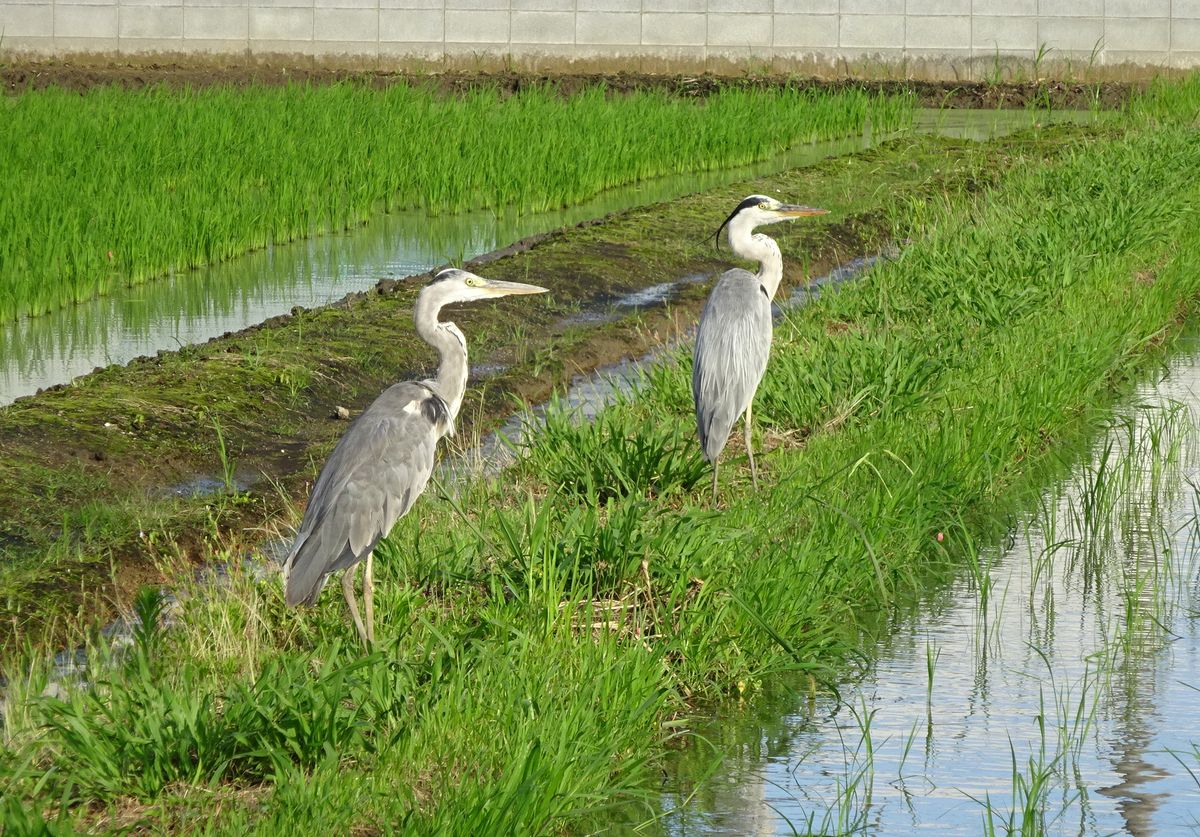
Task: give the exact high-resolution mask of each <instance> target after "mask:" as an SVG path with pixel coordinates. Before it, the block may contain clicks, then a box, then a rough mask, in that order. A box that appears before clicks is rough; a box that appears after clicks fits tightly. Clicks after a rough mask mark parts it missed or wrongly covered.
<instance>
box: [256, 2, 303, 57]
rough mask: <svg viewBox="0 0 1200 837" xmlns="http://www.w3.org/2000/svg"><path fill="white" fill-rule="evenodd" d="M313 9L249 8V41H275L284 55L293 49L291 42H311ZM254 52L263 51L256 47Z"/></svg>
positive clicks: (299, 7) (300, 7) (298, 7)
mask: <svg viewBox="0 0 1200 837" xmlns="http://www.w3.org/2000/svg"><path fill="white" fill-rule="evenodd" d="M312 38H313V7H312V6H308V7H303V6H296V7H293V8H290V9H261V8H254V7H253V6H251V7H250V40H251V41H277V42H279V43H280V44H281V45H282V46H283V47H284V49H283V50H282V51H283V52H285V53H291V52H293V51H294V49H295V47H294V46H293V45H292V44H291V43H290V42H292V41H312ZM254 49H255V51H256V52H262V51H263V50H262V49H261V48H260V47H258V46H257V45H255V46H254Z"/></svg>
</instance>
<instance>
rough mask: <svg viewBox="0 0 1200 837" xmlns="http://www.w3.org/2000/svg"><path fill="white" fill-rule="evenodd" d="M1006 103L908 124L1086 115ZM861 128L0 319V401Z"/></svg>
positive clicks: (838, 145)
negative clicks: (564, 200)
mask: <svg viewBox="0 0 1200 837" xmlns="http://www.w3.org/2000/svg"><path fill="white" fill-rule="evenodd" d="M1090 117H1091V115H1090V114H1089V113H1087V112H1075V111H1059V112H1055V113H1053V114H1050V115H1048V114H1046V113H1045V112H1037V111H1014V110H1007V111H1005V110H987V111H969V110H946V111H938V110H922V111H919V112H918V118H917V122H916V130H917V131H918V132H921V133H937V134H941V135H944V136H953V137H964V138H969V139H987V138H989V137H993V136H999V135H1003V134H1006V133H1010V132H1012V131H1015V130H1018V129H1021V128H1027V127H1029V126H1031V125H1033V124H1035V123H1046V122H1051V121H1053V122H1057V121H1066V120H1074V121H1079V120H1084V119H1088V118H1090ZM887 138H888V137H886V136H878V135H874V134H872V133H871V132H870V131H867V132H865V133H864V134H862V135H861V136H856V137H849V138H846V139H842V140H836V141H833V142H821V143H813V144H809V145H803V146H798V147H796V148H793V149H791V150H789V151H788V152H786V153H784V154H781V155H779V156H777V157H774V158H772V159H769V160H765V161H763V162H760V163H756V164H753V165H750V166H742V167H737V168H730V169H725V170H721V171H711V172H697V173H691V174H685V175H676V176H671V177H663V178H658V179H655V180H652V181H647V182H644V183H638V184H634V185H631V186H626V187H622V188H618V189H612V190H610V191H608V192H605V193H604V194H602V195H599V196H598V197H596V198H594V199H592V200H590V201H587V202H585V203H582V204H579V205H577V206H574V207H571V208H569V209H565V210H562V211H559V212H548V213H536V214H526V215H516V214H496V213H494V212H490V211H488V212H470V213H462V214H458V215H447V216H440V217H430V216H428V215H426V214H425V213H424V212H394V213H390V214H380V215H378V216H376V217H375V218H373V219H372V220H371V222H370V223H369V224H366V225H363V226H361V227H358V228H356V229H354V230H351V231H349V232H346V233H342V234H336V235H323V236H318V237H315V238H311V239H305V240H302V241H297V242H293V243H291V244H286V245H281V246H274V247H268V248H266V249H263V250H258V251H255V252H252V253H249V254H247V255H245V256H243V257H240V258H238V259H234V260H232V261H229V262H225V263H222V264H219V265H215V266H212V267H209V268H203V269H200V270H194V271H188V272H185V273H181V274H178V275H172V276H170V277H167V278H164V279H162V280H159V281H154V282H148V283H145V284H143V285H140V286H138V287H135V288H129V289H123V290H121V291H120V292H118V293H113V294H110V295H109V296H106V297H100V298H97V299H94V300H91V301H89V302H86V303H83V304H80V305H74V306H70V307H67V308H64V309H61V310H59V311H56V312H54V313H52V314H49V315H46V316H42V317H33V318H23V319H20V320H17V321H15V322H11V323H3V324H0V405H4V404H8V403H11V402H12V401H13V400H15V399H16V398H19V397H21V396H23V395H30V394H32V393H34V392H36V391H37V390H38V389H39V388H43V387H48V386H53V385H55V384H62V383H67V382H69V381H71V380H73V379H74V378H76V377H78V376H79V375H83V374H86V373H88V372H91V371H92V370H93V369H94V368H96V367H99V366H107V365H110V364H123V363H128V362H129V361H130V360H132V359H133V358H135V357H139V356H142V355H153V354H155V353H156V352H158V351H160V350H175V349H178V348H180V347H181V346H186V345H190V344H194V343H201V342H204V341H206V340H209V339H211V338H213V337H217V336H219V335H221V334H224V333H225V332H227V331H237V330H240V329H243V328H246V327H247V326H251V325H254V324H256V323H260V322H262V321H263V320H265V319H268V318H270V317H273V316H276V315H278V314H283V313H286V312H288V311H290V310H291V309H292V308H293V307H294V306H297V305H299V306H303V307H306V308H308V307H315V306H320V305H325V304H328V303H330V302H334V301H336V300H338V299H341V298H342V297H344V296H345V295H346V294H348V293H353V292H355V291H362V290H365V289H368V288H371V287H373V286H374V285H375V284H376V283H377V282H378V281H379V280H380V279H383V278H386V277H403V276H410V275H413V274H418V273H423V272H425V271H427V270H429V269H431V268H433V267H436V266H439V265H444V264H448V263H450V262H451V261H458V260H465V259H469V258H472V257H474V256H478V255H480V254H482V253H486V252H490V251H492V250H495V249H497V248H500V247H504V246H507V245H509V244H511V243H513V242H515V241H518V240H520V239H521V238H524V237H527V236H530V235H536V234H539V233H544V232H548V231H550V230H554V229H558V228H560V227H563V226H567V225H571V224H575V223H578V222H580V221H584V220H588V219H592V218H598V217H601V216H603V215H605V214H607V213H610V212H617V211H621V210H625V209H629V208H631V207H635V206H641V205H646V204H650V203H655V202H658V201H665V200H671V199H674V198H677V197H680V196H682V195H685V194H688V193H691V192H696V191H702V190H705V189H711V188H715V187H717V186H721V185H724V184H727V183H734V182H736V181H739V180H745V179H748V178H752V177H756V176H761V175H764V174H769V173H772V172H777V171H782V170H785V169H788V168H795V167H799V166H804V165H809V164H812V163H815V162H817V161H819V160H822V159H825V158H828V157H834V156H839V155H842V154H850V153H853V152H855V151H860V150H862V149H865V148H869V147H870V146H872V145H874V144H876V143H878V142H880V141H882V140H884V139H887Z"/></svg>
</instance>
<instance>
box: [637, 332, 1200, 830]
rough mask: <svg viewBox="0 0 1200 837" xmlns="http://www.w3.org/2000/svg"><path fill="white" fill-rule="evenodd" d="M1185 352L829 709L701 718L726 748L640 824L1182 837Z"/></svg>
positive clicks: (1196, 557)
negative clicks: (698, 782) (706, 775)
mask: <svg viewBox="0 0 1200 837" xmlns="http://www.w3.org/2000/svg"><path fill="white" fill-rule="evenodd" d="M1189 351H1190V354H1187V355H1186V356H1183V357H1180V358H1178V359H1176V360H1175V361H1174V362H1173V363H1172V364H1171V368H1170V371H1169V374H1168V375H1167V376H1166V377H1165V378H1164V379H1163V380H1161V381H1158V382H1156V383H1155V384H1153V385H1151V386H1147V387H1144V388H1143V389H1142V390H1141V391H1139V393H1138V394H1137V396H1136V398H1135V399H1133V401H1132V404H1131V406H1130V407H1128V408H1127V409H1125V410H1123V411H1121V412H1119V413H1118V416H1117V418H1116V419H1115V420H1114V421H1113V423H1112V425H1111V429H1110V431H1109V432H1108V433H1107V434H1106V436H1105V438H1103V439H1102V440H1101V441H1100V442H1099V444H1098V445H1097V447H1096V448H1095V450H1094V452H1093V455H1092V457H1091V459H1090V461H1088V462H1086V463H1084V464H1083V465H1081V466H1080V467H1079V468H1078V469H1077V470H1076V472H1075V474H1074V475H1073V476H1072V477H1071V478H1070V479H1068V480H1066V481H1065V482H1064V483H1063V484H1061V485H1058V486H1056V487H1054V488H1053V489H1051V490H1050V491H1048V492H1047V493H1046V494H1045V495H1044V496H1043V500H1042V503H1041V508H1040V509H1039V510H1038V511H1037V512H1036V513H1034V514H1031V515H1029V516H1028V517H1026V518H1025V519H1023V520H1022V521H1020V523H1019V524H1018V525H1017V526H1016V527H1015V528H1014V529H1013V530H1012V532H1011V534H1010V539H1009V542H1008V543H1007V544H1006V545H1005V546H1004V548H1001V549H995V550H990V551H985V552H983V553H982V554H981V555H980V556H979V562H980V567H979V571H978V573H977V574H975V575H974V577H967V578H964V579H963V580H962V581H961V582H959V583H957V584H955V585H952V586H951V587H950V588H949V589H947V590H943V591H942V592H941V593H939V594H936V595H935V596H934V597H933V598H932V599H931V600H930V601H927V602H924V603H922V605H921V612H920V613H918V614H915V615H912V616H909V617H907V618H904V619H902V620H900V624H899V625H898V626H897V627H896V629H895V631H894V633H893V634H892V635H891V636H890V637H889V639H887V640H886V641H884V642H883V643H882V644H881V646H880V647H879V648H878V650H877V656H876V658H875V660H874V661H873V663H872V664H871V665H870V667H869V670H868V671H867V672H866V673H865V674H864V675H863V676H862V677H861V679H859V680H857V681H855V682H852V683H849V684H843V685H842V686H841V687H840V690H841V696H842V700H841V702H838V701H836V700H834V699H833V698H827V699H822V700H818V701H816V703H815V704H814V705H813V706H811V707H806V706H805V705H804V701H803V700H800V699H797V698H788V699H786V700H784V701H782V702H779V703H777V704H774V705H760V706H756V707H755V711H754V717H747V716H746V715H745V714H739V713H737V712H735V713H733V714H732V716H727V717H724V718H722V719H720V720H716V719H714V720H713V721H712V723H711V724H708V725H701V726H700V727H699V732H700V734H701V735H702V736H703V737H704V738H706V739H707V740H709V741H736V742H739V743H738V745H737V746H736V747H735V748H732V749H729V750H727V751H726V753H727V754H726V758H725V760H724V762H723V764H722V765H721V766H720V768H719V769H718V771H717V773H716V774H715V775H714V776H713V777H712V778H711V779H710V780H708V781H707V782H706V783H705V784H704V785H703V787H701V788H700V789H699V790H698V791H693V789H692V788H691V786H689V785H688V784H687V780H686V779H681V778H679V776H676V778H672V779H668V780H667V783H666V784H667V786H668V787H669V788H670V790H669V792H667V793H666V794H665V795H664V797H663V802H662V805H663V811H664V812H670V813H665V814H664V815H663V817H662V819H661V820H660V821H659V822H658V823H656V824H655V825H656V826H657V828H658V829H659V830H660V831H661V832H662V833H669V834H688V835H732V834H739V835H740V834H750V833H753V834H794V833H802V834H807V833H818V834H827V833H828V834H832V833H839V834H841V833H863V834H872V835H893V834H894V835H908V834H914V833H917V832H924V833H930V834H938V835H978V834H985V833H997V834H1004V833H1021V834H1052V835H1086V836H1088V837H1090V836H1091V835H1111V834H1125V835H1132V837H1141V835H1157V834H1162V835H1166V834H1195V833H1198V832H1200V724H1198V723H1197V719H1198V718H1200V714H1198V711H1197V710H1198V707H1200V439H1198V438H1197V428H1200V341H1192V343H1191V345H1190V347H1189ZM764 719H767V720H765V721H764ZM680 764H683V762H680ZM671 772H672V769H670V768H669V769H668V773H671ZM680 775H686V770H685V771H684V772H683V773H682V774H680ZM685 800H686V804H684V803H685ZM677 806H679V807H677ZM654 832H655V829H654V828H651V829H650V830H649V833H654Z"/></svg>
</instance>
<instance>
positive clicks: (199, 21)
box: [183, 6, 250, 46]
mask: <svg viewBox="0 0 1200 837" xmlns="http://www.w3.org/2000/svg"><path fill="white" fill-rule="evenodd" d="M183 36H184V37H185V38H187V39H188V44H189V46H190V44H191V42H192V40H193V39H199V40H211V41H231V40H237V39H239V38H240V39H241V40H242V41H243V42H244V41H245V40H246V39H247V38H249V37H250V14H249V11H248V10H247V9H244V8H237V7H235V6H225V7H221V6H215V7H192V6H185V7H184V9H183ZM242 46H245V43H243V44H242Z"/></svg>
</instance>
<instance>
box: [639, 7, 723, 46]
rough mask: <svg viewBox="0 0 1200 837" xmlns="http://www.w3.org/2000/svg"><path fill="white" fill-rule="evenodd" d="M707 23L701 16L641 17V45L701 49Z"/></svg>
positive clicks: (706, 33) (649, 15)
mask: <svg viewBox="0 0 1200 837" xmlns="http://www.w3.org/2000/svg"><path fill="white" fill-rule="evenodd" d="M707 36H708V22H707V20H706V16H705V15H702V14H652V13H649V12H646V13H644V14H643V15H642V43H643V44H645V45H647V46H697V47H703V46H704V44H705V39H706V38H707Z"/></svg>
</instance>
